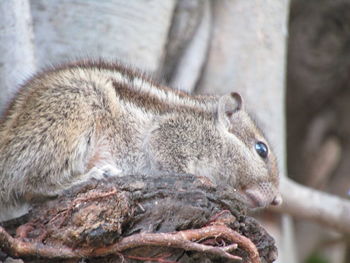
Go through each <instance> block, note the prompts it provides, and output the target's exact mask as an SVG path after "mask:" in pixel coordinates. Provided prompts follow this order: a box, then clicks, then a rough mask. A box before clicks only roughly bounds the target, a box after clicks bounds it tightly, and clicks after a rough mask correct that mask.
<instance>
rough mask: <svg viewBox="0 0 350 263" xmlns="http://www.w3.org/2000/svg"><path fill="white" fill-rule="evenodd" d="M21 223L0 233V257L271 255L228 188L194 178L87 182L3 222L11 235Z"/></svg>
mask: <svg viewBox="0 0 350 263" xmlns="http://www.w3.org/2000/svg"><path fill="white" fill-rule="evenodd" d="M19 221H21V223H22V225H21V226H20V227H18V228H17V230H16V235H17V237H16V238H13V237H12V236H10V235H9V234H8V233H6V232H5V231H4V230H3V229H2V230H1V231H0V241H1V244H2V248H3V249H4V251H6V252H7V253H9V254H10V255H12V256H16V255H17V256H20V257H22V258H25V259H26V262H40V260H45V259H46V260H47V259H51V260H68V261H69V260H71V259H75V261H73V262H77V261H78V260H79V259H80V258H89V260H90V261H89V262H95V261H96V262H110V261H111V260H112V262H133V260H137V259H141V260H146V259H152V260H153V261H156V260H159V261H158V262H162V261H161V260H163V262H165V261H166V262H175V260H179V261H176V262H203V260H206V261H205V262H230V261H229V259H231V260H232V259H237V258H238V257H241V258H243V261H244V262H252V263H257V262H273V261H274V260H275V258H276V257H277V250H276V247H275V245H274V241H273V239H272V238H271V237H270V236H269V235H268V234H267V232H266V231H265V230H264V229H263V228H261V227H260V226H259V224H258V223H257V222H256V221H255V220H254V219H253V218H250V217H248V216H246V215H245V208H244V206H243V205H242V203H241V202H240V201H239V200H238V199H237V196H236V194H235V193H234V191H233V190H232V189H231V188H229V187H227V186H224V185H213V184H212V183H211V182H209V181H208V180H207V179H206V178H198V177H195V176H192V175H164V176H162V177H144V176H127V177H122V178H110V179H108V180H106V181H91V182H88V183H85V184H82V185H79V186H75V187H74V188H72V189H70V190H67V191H65V192H64V193H63V194H62V195H60V196H59V197H58V198H55V199H54V200H49V201H46V202H44V203H42V202H41V203H38V204H37V205H36V206H35V207H34V209H33V210H32V211H31V212H30V214H29V215H27V216H25V217H24V218H22V219H20V220H15V221H10V222H7V224H6V225H5V227H6V229H7V230H8V231H9V232H10V233H11V229H15V228H16V227H15V226H17V225H18V224H19ZM23 223H25V224H23ZM150 246H151V247H152V248H151V249H150ZM186 251H188V252H186ZM191 251H192V252H191ZM193 252H196V253H193ZM34 255H35V256H36V257H37V258H35V259H33V258H32V259H31V257H32V256H34ZM123 260H124V261H123ZM68 261H66V262H68ZM60 262H61V261H60ZM69 262H72V261H69Z"/></svg>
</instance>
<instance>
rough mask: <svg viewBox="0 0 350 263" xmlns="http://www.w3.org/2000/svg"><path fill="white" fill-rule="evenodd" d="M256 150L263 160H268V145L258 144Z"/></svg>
mask: <svg viewBox="0 0 350 263" xmlns="http://www.w3.org/2000/svg"><path fill="white" fill-rule="evenodd" d="M255 150H256V152H257V153H258V154H259V155H260V156H261V157H262V158H266V157H267V154H268V153H269V150H268V148H267V146H266V144H265V143H263V142H257V143H256V144H255Z"/></svg>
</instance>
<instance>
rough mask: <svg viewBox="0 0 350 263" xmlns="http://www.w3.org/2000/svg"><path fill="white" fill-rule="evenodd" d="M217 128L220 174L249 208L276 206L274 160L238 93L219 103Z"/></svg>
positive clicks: (275, 168) (278, 201) (277, 192)
mask: <svg viewBox="0 0 350 263" xmlns="http://www.w3.org/2000/svg"><path fill="white" fill-rule="evenodd" d="M216 126H217V129H218V130H219V134H220V136H221V138H222V139H223V141H224V143H223V151H222V157H221V158H222V160H223V163H222V169H223V171H222V172H221V173H222V174H223V175H224V176H228V177H227V178H228V180H230V179H231V180H232V182H231V183H232V184H234V185H235V187H236V190H237V191H238V193H239V194H240V196H241V197H242V199H243V201H244V202H245V203H246V204H248V206H249V207H251V208H256V207H266V206H268V205H270V204H272V205H279V204H280V203H281V202H282V198H281V196H280V194H279V191H278V186H279V172H278V167H277V160H276V156H275V155H274V153H273V151H272V149H271V146H270V145H269V143H268V142H267V140H266V138H265V137H264V136H263V134H262V132H261V130H260V129H259V128H258V127H257V125H256V124H255V122H254V121H253V120H252V118H251V117H250V116H249V115H248V113H247V112H246V111H245V109H244V103H243V99H242V97H241V96H240V95H239V94H238V93H234V92H233V93H230V94H227V95H224V96H222V97H221V98H220V99H219V102H218V107H217V112H216ZM232 173H233V174H234V176H232V177H230V174H232Z"/></svg>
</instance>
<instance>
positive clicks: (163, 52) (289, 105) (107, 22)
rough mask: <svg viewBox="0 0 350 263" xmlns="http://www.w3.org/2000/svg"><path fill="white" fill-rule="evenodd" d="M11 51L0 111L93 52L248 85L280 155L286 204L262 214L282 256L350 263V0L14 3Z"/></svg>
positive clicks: (202, 85)
mask: <svg viewBox="0 0 350 263" xmlns="http://www.w3.org/2000/svg"><path fill="white" fill-rule="evenodd" d="M0 54H1V56H0V112H1V111H4V109H5V108H6V105H7V104H8V103H9V101H10V100H11V98H12V97H13V96H14V94H15V93H16V91H17V90H18V88H19V87H20V84H21V83H23V81H24V80H25V79H27V78H28V77H30V76H31V75H32V74H33V73H35V72H37V71H38V70H40V69H43V68H47V67H50V66H51V65H55V64H58V63H63V62H67V61H72V60H76V59H82V58H105V59H107V60H109V61H114V60H119V61H122V62H124V63H126V64H128V65H131V66H133V67H138V68H140V69H142V70H143V71H146V72H148V73H149V74H151V75H153V76H154V78H156V79H158V80H159V81H161V82H163V83H165V84H167V85H169V86H171V87H173V88H177V89H182V90H185V91H187V92H191V93H215V94H222V93H227V92H230V91H233V90H235V91H239V92H240V93H242V95H243V97H244V98H245V101H246V104H247V107H248V109H249V110H250V111H251V112H252V113H253V114H254V115H255V116H256V118H257V120H258V122H259V123H260V124H261V127H262V129H263V130H264V131H265V133H266V135H267V136H268V138H269V139H270V141H271V143H272V145H273V146H274V150H275V152H276V154H277V156H278V159H279V166H280V170H281V177H282V179H281V191H282V194H283V198H284V200H285V201H284V204H283V206H282V207H281V208H280V209H279V210H277V211H276V210H274V211H269V212H265V213H262V212H260V213H258V214H257V216H259V217H260V218H261V220H263V221H264V222H265V225H266V227H268V229H269V231H270V232H271V234H272V235H273V236H274V237H275V238H276V240H277V242H278V246H279V251H280V256H279V259H278V262H284V263H294V262H305V263H326V262H327V263H348V262H350V238H349V233H350V200H349V189H350V174H349V173H350V148H349V147H350V121H349V120H350V119H349V117H348V116H349V114H350V87H349V85H350V82H349V80H350V79H349V78H350V74H349V73H350V0H290V1H289V0H279V1H276V0H266V1H259V0H250V1H247V0H178V1H176V0H138V1H128V0H105V1H97V0H61V1H50V0H2V1H0ZM287 176H288V177H287ZM304 186H305V187H304Z"/></svg>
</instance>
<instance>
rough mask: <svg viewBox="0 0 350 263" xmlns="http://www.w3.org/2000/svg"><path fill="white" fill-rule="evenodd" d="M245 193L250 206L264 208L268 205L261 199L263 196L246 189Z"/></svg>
mask: <svg viewBox="0 0 350 263" xmlns="http://www.w3.org/2000/svg"><path fill="white" fill-rule="evenodd" d="M243 195H244V197H245V201H246V204H247V205H248V207H249V208H260V207H261V208H263V207H265V206H266V205H265V203H264V202H263V201H262V200H261V197H259V196H258V195H256V194H255V193H251V192H249V191H244V193H243Z"/></svg>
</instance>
